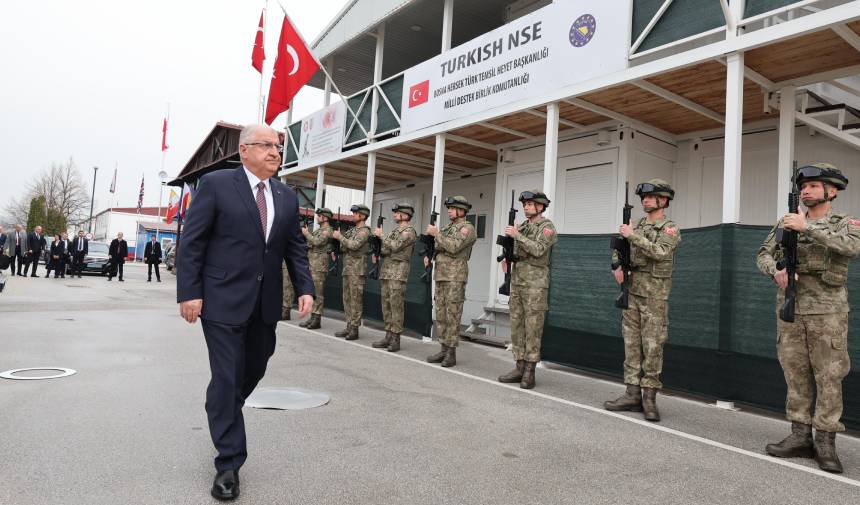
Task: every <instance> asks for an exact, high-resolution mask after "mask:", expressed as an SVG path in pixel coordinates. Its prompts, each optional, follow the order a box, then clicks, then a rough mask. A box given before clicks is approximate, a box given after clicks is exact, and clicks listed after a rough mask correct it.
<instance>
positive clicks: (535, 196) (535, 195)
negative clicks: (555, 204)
mask: <svg viewBox="0 0 860 505" xmlns="http://www.w3.org/2000/svg"><path fill="white" fill-rule="evenodd" d="M527 201H532V202H534V203H539V204H542V205H543V208H544V210H546V208H547V207H549V198H547V197H546V193H544V192H543V191H541V190H539V189H532V190H528V191H523V192H522V193H520V203H526V202H527Z"/></svg>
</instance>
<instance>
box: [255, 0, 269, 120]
mask: <svg viewBox="0 0 860 505" xmlns="http://www.w3.org/2000/svg"><path fill="white" fill-rule="evenodd" d="M268 19H269V0H266V2H265V5H264V6H263V47H265V46H266V25H267V22H268ZM263 68H266V60H265V59H263ZM263 113H264V110H263V71H262V70H260V93H259V94H258V95H257V123H261V124H262V122H263Z"/></svg>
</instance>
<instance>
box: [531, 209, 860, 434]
mask: <svg viewBox="0 0 860 505" xmlns="http://www.w3.org/2000/svg"><path fill="white" fill-rule="evenodd" d="M768 230H769V228H767V227H760V226H740V225H721V226H713V227H708V228H699V229H692V230H684V231H683V232H682V237H683V240H682V242H681V245H680V246H679V248H678V251H677V254H676V263H675V273H674V275H673V287H672V294H671V297H670V300H669V304H670V306H669V343H668V344H667V347H666V351H665V358H664V360H665V361H664V366H663V379H664V383H665V384H666V386H667V387H669V388H672V389H679V390H684V391H689V392H693V393H697V394H702V395H706V396H711V397H714V398H720V399H724V400H734V401H738V402H744V403H749V404H755V405H758V406H762V407H766V408H770V409H773V410H781V409H782V408H783V405H784V400H785V383H784V380H783V377H782V371H781V369H780V366H779V363H778V362H777V360H776V313H775V302H776V298H775V297H776V291H775V286H774V285H773V283H772V282H771V281H770V280H769V279H767V278H765V277H764V276H763V275H761V274H760V273H759V272H758V270H757V268H756V265H755V255H756V252H757V250H758V247H759V245H760V244H761V242H762V240H764V237H765V236H766V235H767V232H768ZM608 244H609V236H608V235H561V236H559V243H558V244H557V245H556V247H555V248H554V250H553V261H552V284H551V287H550V310H549V314H548V315H547V322H546V328H545V332H544V340H543V356H544V358H545V359H547V360H550V361H555V362H559V363H565V364H570V365H574V366H577V367H581V368H585V369H590V370H596V371H600V372H604V373H610V374H614V375H617V376H620V375H621V363H622V361H623V357H624V351H623V345H622V341H621V338H620V335H621V327H620V320H621V314H620V311H619V310H618V309H615V308H614V306H613V300H614V298H615V296H616V294H617V293H618V288H617V285H615V283H614V281H613V279H612V277H611V275H610V272H609V262H610V259H609V258H610V254H609V246H608ZM858 282H860V265H855V266H854V267H853V268H852V270H851V273H850V277H849V284H848V285H849V298H850V301H851V302H852V304H853V306H855V307H858V306H860V295H858V294H857V293H856V292H855V291H856V290H851V289H850V287H851V286H857V285H858ZM562 287H563V288H562ZM858 332H860V315H858V314H857V312H853V313H852V314H851V317H850V330H849V353H850V354H851V356H852V369H854V370H857V368H858V366H860V338H858V337H857V333H858ZM844 389H845V391H844V397H845V414H844V421H845V422H846V424H848V425H850V426H852V427H854V428H860V395H858V393H860V373H858V372H856V371H854V372H852V373H851V374H850V375H849V376H848V377H847V378H846V380H845V383H844Z"/></svg>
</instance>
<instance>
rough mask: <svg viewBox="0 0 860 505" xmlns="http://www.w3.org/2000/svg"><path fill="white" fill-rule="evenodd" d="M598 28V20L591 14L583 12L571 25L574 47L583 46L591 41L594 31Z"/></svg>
mask: <svg viewBox="0 0 860 505" xmlns="http://www.w3.org/2000/svg"><path fill="white" fill-rule="evenodd" d="M596 29H597V20H596V19H594V16H592V15H591V14H583V15H582V16H579V17H578V18H576V21H574V22H573V26H571V27H570V43H571V45H573V47H582V46H584V45H586V44H588V43H589V42H591V39H592V37H594V31H595V30H596Z"/></svg>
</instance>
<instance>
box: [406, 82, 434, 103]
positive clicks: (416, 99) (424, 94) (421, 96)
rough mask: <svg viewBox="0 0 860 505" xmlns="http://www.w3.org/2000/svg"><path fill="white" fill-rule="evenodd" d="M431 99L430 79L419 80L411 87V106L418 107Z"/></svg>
mask: <svg viewBox="0 0 860 505" xmlns="http://www.w3.org/2000/svg"><path fill="white" fill-rule="evenodd" d="M429 99H430V81H429V80H427V81H424V82H419V83H418V84H416V85H414V86H412V87H410V88H409V108H410V109H411V108H412V107H417V106H419V105H421V104H422V103H426V102H427V100H429Z"/></svg>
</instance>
